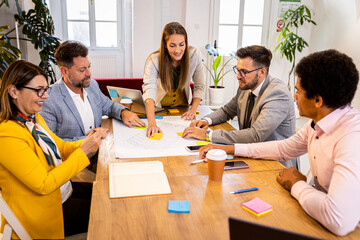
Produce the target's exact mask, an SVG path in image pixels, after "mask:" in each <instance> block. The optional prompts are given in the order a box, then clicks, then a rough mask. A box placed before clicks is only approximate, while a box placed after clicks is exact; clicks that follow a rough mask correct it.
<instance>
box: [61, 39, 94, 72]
mask: <svg viewBox="0 0 360 240" xmlns="http://www.w3.org/2000/svg"><path fill="white" fill-rule="evenodd" d="M87 55H88V49H87V47H86V46H85V45H84V44H82V43H81V42H78V41H65V42H63V43H62V44H61V45H60V46H59V47H58V48H57V49H56V52H55V59H56V62H57V64H58V65H59V66H60V67H66V68H68V69H70V68H71V67H72V66H73V65H74V58H76V57H79V56H80V57H86V56H87Z"/></svg>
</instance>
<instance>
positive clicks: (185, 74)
mask: <svg viewBox="0 0 360 240" xmlns="http://www.w3.org/2000/svg"><path fill="white" fill-rule="evenodd" d="M204 79H205V75H204V71H203V66H202V56H201V53H200V50H198V49H196V48H194V47H191V46H189V45H188V37H187V33H186V30H185V28H184V27H183V26H182V25H181V24H179V23H177V22H171V23H168V24H167V25H166V26H165V27H164V30H163V32H162V37H161V45H160V48H159V49H158V50H157V51H155V52H153V53H151V54H150V56H149V57H148V58H147V61H146V63H145V72H144V84H143V92H144V94H143V98H144V101H145V106H146V115H147V119H148V128H147V136H148V137H149V136H153V135H154V133H157V132H161V129H160V128H159V127H158V126H157V125H156V121H155V106H158V107H177V106H189V105H190V104H191V102H192V105H191V108H190V110H189V111H188V112H186V113H184V114H183V115H182V117H183V118H184V119H187V120H193V119H195V118H196V110H197V108H198V106H199V104H200V101H201V99H202V97H203V93H204ZM191 80H192V81H193V82H194V93H193V94H192V92H191V89H190V81H191Z"/></svg>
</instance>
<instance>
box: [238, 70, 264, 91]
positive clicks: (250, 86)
mask: <svg viewBox="0 0 360 240" xmlns="http://www.w3.org/2000/svg"><path fill="white" fill-rule="evenodd" d="M238 81H239V82H240V81H241V80H238ZM258 83H259V74H258V73H256V75H255V76H254V78H253V79H251V81H248V83H247V84H246V85H244V86H243V87H240V84H239V87H240V89H241V90H249V89H254V88H255V87H256V85H258Z"/></svg>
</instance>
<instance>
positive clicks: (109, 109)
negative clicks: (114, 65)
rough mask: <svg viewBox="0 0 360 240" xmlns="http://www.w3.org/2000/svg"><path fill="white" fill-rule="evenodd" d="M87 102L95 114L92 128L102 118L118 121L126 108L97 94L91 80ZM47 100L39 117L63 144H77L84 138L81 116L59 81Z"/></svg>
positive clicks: (93, 82) (63, 85) (97, 91)
mask: <svg viewBox="0 0 360 240" xmlns="http://www.w3.org/2000/svg"><path fill="white" fill-rule="evenodd" d="M86 92H87V93H88V99H89V102H90V105H91V108H92V110H93V113H94V122H95V127H99V126H100V125H101V118H102V116H103V115H107V116H109V117H112V118H116V119H119V120H121V111H122V110H124V109H125V107H124V106H123V105H121V104H119V103H116V102H113V101H111V100H110V99H109V98H108V97H106V96H105V95H104V94H103V93H102V92H101V90H100V88H99V85H98V83H97V82H96V81H95V80H93V79H91V82H90V86H89V87H88V88H86ZM48 94H49V98H48V99H46V100H45V102H44V104H43V106H42V111H41V112H40V115H41V116H42V117H43V118H44V119H45V121H46V124H47V125H48V126H49V128H50V130H51V131H52V132H53V133H55V134H56V135H57V136H58V137H60V138H62V139H63V140H65V141H76V140H79V139H83V138H85V137H86V135H85V129H84V125H83V122H82V120H81V117H80V114H79V112H78V110H77V108H76V106H75V103H74V101H73V99H72V98H71V96H70V94H69V91H68V90H67V89H66V85H65V82H64V80H63V79H62V78H61V79H60V80H59V81H57V82H56V83H55V84H53V85H52V86H51V89H49V91H48Z"/></svg>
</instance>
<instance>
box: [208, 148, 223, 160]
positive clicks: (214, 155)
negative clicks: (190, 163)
mask: <svg viewBox="0 0 360 240" xmlns="http://www.w3.org/2000/svg"><path fill="white" fill-rule="evenodd" d="M206 158H207V159H211V160H213V161H222V160H225V159H226V158H227V154H226V152H225V151H224V150H221V149H211V150H210V151H208V152H207V154H206Z"/></svg>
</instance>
